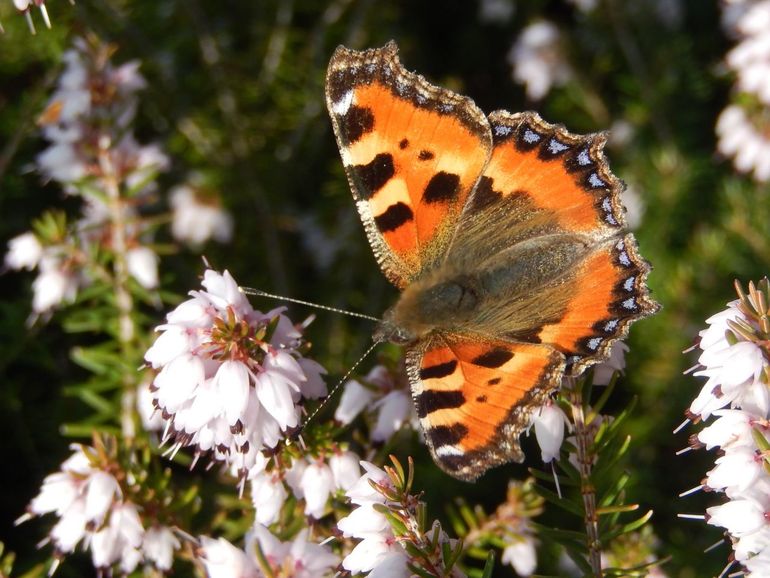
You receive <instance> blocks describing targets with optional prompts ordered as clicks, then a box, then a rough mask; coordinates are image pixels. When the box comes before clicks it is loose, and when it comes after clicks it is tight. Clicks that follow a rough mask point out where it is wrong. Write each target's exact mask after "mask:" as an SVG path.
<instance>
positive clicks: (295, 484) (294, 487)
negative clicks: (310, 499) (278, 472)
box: [284, 458, 309, 500]
mask: <svg viewBox="0 0 770 578" xmlns="http://www.w3.org/2000/svg"><path fill="white" fill-rule="evenodd" d="M308 465H309V462H308V461H307V460H305V459H302V458H300V459H298V460H294V461H293V462H292V464H291V467H290V468H289V469H288V470H287V471H286V473H285V474H284V479H285V480H286V484H287V485H288V486H289V487H290V488H291V493H292V494H294V495H295V496H297V498H299V499H300V500H301V499H302V498H304V497H305V491H304V490H303V489H302V477H303V476H304V475H305V470H306V469H307V467H308Z"/></svg>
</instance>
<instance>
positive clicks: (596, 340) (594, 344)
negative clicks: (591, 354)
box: [588, 337, 602, 351]
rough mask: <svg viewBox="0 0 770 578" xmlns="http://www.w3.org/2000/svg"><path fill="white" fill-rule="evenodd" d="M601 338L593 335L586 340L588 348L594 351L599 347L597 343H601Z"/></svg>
mask: <svg viewBox="0 0 770 578" xmlns="http://www.w3.org/2000/svg"><path fill="white" fill-rule="evenodd" d="M601 342H602V338H601V337H594V338H592V339H589V340H588V349H590V350H592V351H596V350H597V349H599V345H601Z"/></svg>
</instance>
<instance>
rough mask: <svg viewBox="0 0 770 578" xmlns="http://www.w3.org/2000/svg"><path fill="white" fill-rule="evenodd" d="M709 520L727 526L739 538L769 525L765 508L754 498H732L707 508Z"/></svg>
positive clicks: (717, 524) (712, 523)
mask: <svg viewBox="0 0 770 578" xmlns="http://www.w3.org/2000/svg"><path fill="white" fill-rule="evenodd" d="M706 514H707V522H708V523H709V524H711V525H712V526H721V527H722V528H726V529H727V531H728V532H730V534H732V535H733V536H736V537H738V538H740V537H742V536H744V535H747V534H751V533H753V532H756V531H758V530H760V529H762V528H764V527H766V525H767V523H768V522H767V514H766V513H765V509H764V508H763V507H762V506H761V505H760V504H758V503H757V502H755V501H754V500H741V499H739V500H731V501H729V502H726V503H724V504H721V505H719V506H712V507H710V508H706Z"/></svg>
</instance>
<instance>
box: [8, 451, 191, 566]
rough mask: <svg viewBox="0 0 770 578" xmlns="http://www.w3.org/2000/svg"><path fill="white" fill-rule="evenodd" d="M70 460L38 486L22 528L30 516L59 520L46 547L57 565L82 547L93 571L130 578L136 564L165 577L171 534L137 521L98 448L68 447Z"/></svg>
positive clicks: (137, 515)
mask: <svg viewBox="0 0 770 578" xmlns="http://www.w3.org/2000/svg"><path fill="white" fill-rule="evenodd" d="M71 447H72V450H73V453H72V455H71V456H70V457H69V458H68V459H67V460H66V461H65V462H64V463H63V464H62V466H61V470H60V471H59V472H56V473H54V474H50V475H49V476H48V477H46V478H45V480H44V481H43V486H42V488H41V489H40V493H39V494H38V495H37V496H36V497H35V498H34V499H33V500H32V502H31V503H30V505H29V507H28V513H27V514H26V515H25V516H23V517H22V518H20V519H19V520H17V523H21V522H23V521H25V520H27V519H29V518H31V517H33V516H42V515H45V514H49V513H53V514H56V516H58V517H59V521H58V522H57V523H56V524H55V525H54V527H53V528H52V529H51V532H50V534H49V536H48V539H47V542H50V543H51V544H52V545H53V547H54V552H55V556H56V562H55V565H54V567H53V568H52V569H51V573H52V572H53V571H54V570H55V569H56V564H58V561H59V560H60V559H61V558H63V557H64V556H66V555H68V554H71V553H72V552H73V551H74V550H75V547H76V546H77V545H78V544H79V543H82V544H83V545H84V547H85V548H87V549H89V550H90V551H91V559H92V561H93V565H94V568H96V569H97V570H98V571H99V572H100V573H104V574H107V575H109V574H111V570H112V569H113V568H116V569H118V570H119V572H120V573H121V574H130V573H131V572H133V571H134V569H136V567H137V566H138V565H139V564H140V563H141V564H145V565H150V566H153V567H154V568H156V569H157V570H158V571H160V572H161V573H165V572H166V571H168V570H169V569H170V568H171V565H172V561H173V557H174V550H176V549H177V548H179V546H180V543H179V540H178V539H177V538H176V536H175V535H174V534H173V532H172V531H171V529H169V528H168V527H166V526H163V525H161V524H158V523H157V522H153V521H149V527H148V528H145V523H148V522H146V521H143V520H142V517H141V512H140V510H139V508H138V507H137V505H136V504H134V503H133V502H132V501H131V500H129V499H128V498H127V497H126V495H125V491H124V489H123V488H122V486H121V483H120V482H119V480H118V479H117V478H116V477H115V475H113V473H114V472H115V470H117V469H119V468H115V467H113V463H112V462H111V460H110V458H109V457H108V456H106V455H105V452H104V451H100V450H103V448H98V449H95V448H92V447H86V446H82V445H80V444H73V445H72V446H71Z"/></svg>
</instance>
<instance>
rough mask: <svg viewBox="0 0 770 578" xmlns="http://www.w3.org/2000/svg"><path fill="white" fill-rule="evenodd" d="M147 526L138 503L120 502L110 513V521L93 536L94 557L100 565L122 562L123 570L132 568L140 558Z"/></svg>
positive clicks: (92, 552) (131, 569)
mask: <svg viewBox="0 0 770 578" xmlns="http://www.w3.org/2000/svg"><path fill="white" fill-rule="evenodd" d="M143 537H144V528H143V527H142V522H141V520H140V519H139V514H138V513H137V511H136V507H135V506H134V505H133V504H131V503H124V504H117V505H116V506H115V507H114V508H113V509H112V512H111V513H110V519H109V524H107V525H106V526H104V527H103V528H101V529H100V530H98V531H97V532H95V533H94V534H93V536H91V543H90V548H91V559H92V561H93V564H94V567H95V568H97V569H103V568H109V567H111V566H112V565H113V564H118V563H119V565H120V569H121V570H122V571H123V572H124V573H130V572H133V571H134V569H135V568H136V566H137V564H138V563H139V562H140V561H141V553H140V548H141V546H142V539H143Z"/></svg>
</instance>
